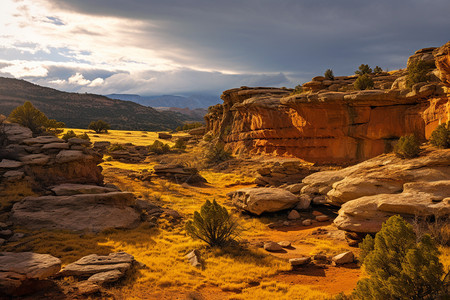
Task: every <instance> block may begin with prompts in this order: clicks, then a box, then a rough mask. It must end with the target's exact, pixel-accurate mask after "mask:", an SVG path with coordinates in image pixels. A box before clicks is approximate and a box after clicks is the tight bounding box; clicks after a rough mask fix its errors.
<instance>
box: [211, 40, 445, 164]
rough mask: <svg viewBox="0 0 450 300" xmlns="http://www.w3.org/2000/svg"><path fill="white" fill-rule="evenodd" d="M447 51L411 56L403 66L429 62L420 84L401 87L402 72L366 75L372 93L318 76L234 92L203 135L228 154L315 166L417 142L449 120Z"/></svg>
mask: <svg viewBox="0 0 450 300" xmlns="http://www.w3.org/2000/svg"><path fill="white" fill-rule="evenodd" d="M449 48H450V44H449V43H447V44H446V45H444V46H442V47H440V48H427V49H422V50H419V51H416V53H415V54H414V55H413V56H411V57H410V59H409V60H408V63H411V62H413V61H415V60H418V59H420V60H424V61H427V62H434V61H435V63H436V66H437V68H436V69H434V70H431V71H430V73H429V75H430V80H429V82H427V83H418V84H416V85H414V86H413V87H412V89H407V88H406V76H405V75H406V71H404V70H400V71H396V72H390V73H382V74H378V75H372V78H373V80H374V83H375V89H373V90H365V91H355V90H354V89H353V82H354V81H355V80H356V76H348V77H336V78H335V79H334V80H325V78H324V77H321V76H318V77H315V78H313V80H312V81H311V82H307V83H305V84H304V85H303V88H304V92H303V93H301V94H292V90H289V89H276V88H248V87H241V88H237V89H232V90H228V91H225V92H224V93H223V94H222V96H221V98H222V100H223V104H218V105H216V106H213V107H210V109H209V113H208V114H207V115H206V116H205V120H206V123H207V130H208V131H210V133H211V134H214V135H218V136H219V137H220V138H221V139H222V140H223V141H224V142H226V144H227V147H228V148H230V149H232V150H233V152H234V153H239V152H250V153H263V154H273V155H286V156H296V157H300V158H302V159H305V160H307V161H310V162H315V163H321V164H330V163H333V164H349V163H354V162H358V161H363V160H365V159H368V158H371V157H374V156H376V155H379V154H381V153H383V152H386V151H389V150H391V149H392V145H393V143H394V142H395V141H396V140H397V139H398V137H400V136H402V135H405V134H411V133H415V134H416V135H417V136H418V137H419V138H421V139H422V140H424V139H425V138H427V137H429V135H430V134H431V132H432V130H434V128H436V126H437V125H438V124H439V123H441V122H446V121H448V120H449V119H450V117H449V116H450V105H449V103H450V100H449V77H450V75H449V74H450V68H449V61H450V58H449Z"/></svg>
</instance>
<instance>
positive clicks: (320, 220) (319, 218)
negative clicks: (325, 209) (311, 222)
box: [316, 215, 330, 222]
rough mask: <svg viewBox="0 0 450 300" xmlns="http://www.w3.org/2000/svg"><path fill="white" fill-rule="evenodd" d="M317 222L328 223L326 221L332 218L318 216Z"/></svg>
mask: <svg viewBox="0 0 450 300" xmlns="http://www.w3.org/2000/svg"><path fill="white" fill-rule="evenodd" d="M316 220H317V221H319V222H326V221H328V220H330V218H329V217H328V216H325V215H320V216H316Z"/></svg>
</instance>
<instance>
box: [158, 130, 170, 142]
mask: <svg viewBox="0 0 450 300" xmlns="http://www.w3.org/2000/svg"><path fill="white" fill-rule="evenodd" d="M171 138H172V135H171V134H169V133H165V132H158V139H163V140H170V139H171Z"/></svg>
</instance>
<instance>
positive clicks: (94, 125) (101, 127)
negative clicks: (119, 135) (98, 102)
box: [88, 120, 110, 133]
mask: <svg viewBox="0 0 450 300" xmlns="http://www.w3.org/2000/svg"><path fill="white" fill-rule="evenodd" d="M109 128H110V126H109V124H108V123H106V122H105V121H103V120H98V121H92V122H91V123H90V124H89V127H88V129H91V130H94V131H95V133H102V132H104V133H108V130H109Z"/></svg>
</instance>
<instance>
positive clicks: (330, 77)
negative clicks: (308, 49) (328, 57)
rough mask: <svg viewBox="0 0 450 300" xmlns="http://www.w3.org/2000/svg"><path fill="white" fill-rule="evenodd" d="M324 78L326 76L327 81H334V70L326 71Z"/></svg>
mask: <svg viewBox="0 0 450 300" xmlns="http://www.w3.org/2000/svg"><path fill="white" fill-rule="evenodd" d="M323 76H324V77H325V79H327V80H334V74H333V70H331V69H327V70H326V71H325V73H324V74H323Z"/></svg>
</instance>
